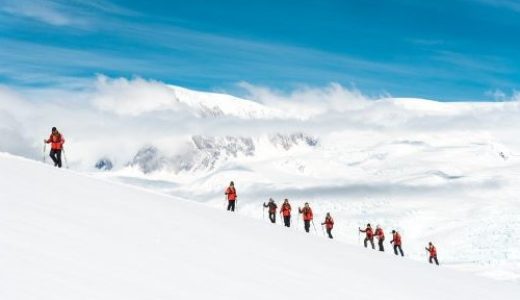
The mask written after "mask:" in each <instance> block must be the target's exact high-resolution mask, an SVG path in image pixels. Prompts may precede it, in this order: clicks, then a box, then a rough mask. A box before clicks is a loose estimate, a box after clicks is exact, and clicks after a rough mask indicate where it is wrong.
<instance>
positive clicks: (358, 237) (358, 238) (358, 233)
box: [357, 228, 361, 245]
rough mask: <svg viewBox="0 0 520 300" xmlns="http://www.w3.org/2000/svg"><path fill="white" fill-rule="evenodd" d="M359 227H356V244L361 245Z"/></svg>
mask: <svg viewBox="0 0 520 300" xmlns="http://www.w3.org/2000/svg"><path fill="white" fill-rule="evenodd" d="M360 230H361V228H358V231H357V243H358V245H361V231H360Z"/></svg>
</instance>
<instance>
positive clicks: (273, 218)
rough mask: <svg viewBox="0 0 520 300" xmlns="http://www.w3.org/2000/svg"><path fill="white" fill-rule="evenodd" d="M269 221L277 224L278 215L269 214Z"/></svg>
mask: <svg viewBox="0 0 520 300" xmlns="http://www.w3.org/2000/svg"><path fill="white" fill-rule="evenodd" d="M269 220H271V223H276V213H274V212H269Z"/></svg>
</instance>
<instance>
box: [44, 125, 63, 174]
mask: <svg viewBox="0 0 520 300" xmlns="http://www.w3.org/2000/svg"><path fill="white" fill-rule="evenodd" d="M43 142H44V143H46V144H49V143H50V144H51V152H50V153H49V156H50V157H51V159H52V161H53V162H54V166H55V167H58V168H61V151H62V150H63V144H64V143H65V139H64V138H63V135H62V134H61V133H60V132H59V131H58V129H56V127H52V131H51V135H50V136H49V139H47V140H43Z"/></svg>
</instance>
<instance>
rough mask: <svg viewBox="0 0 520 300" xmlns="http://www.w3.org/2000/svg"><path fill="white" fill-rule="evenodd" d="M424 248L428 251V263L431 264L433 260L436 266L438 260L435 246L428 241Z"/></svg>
mask: <svg viewBox="0 0 520 300" xmlns="http://www.w3.org/2000/svg"><path fill="white" fill-rule="evenodd" d="M424 249H426V251H428V252H429V253H430V264H433V261H435V264H437V266H438V265H439V261H438V260H437V249H436V248H435V246H434V245H433V243H432V242H429V243H428V247H426V248H424Z"/></svg>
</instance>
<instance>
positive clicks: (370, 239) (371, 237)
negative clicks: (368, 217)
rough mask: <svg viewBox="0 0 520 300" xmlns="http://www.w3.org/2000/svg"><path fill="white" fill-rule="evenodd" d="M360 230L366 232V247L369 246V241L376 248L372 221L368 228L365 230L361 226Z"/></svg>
mask: <svg viewBox="0 0 520 300" xmlns="http://www.w3.org/2000/svg"><path fill="white" fill-rule="evenodd" d="M359 232H364V233H365V234H366V236H365V241H364V242H363V243H364V244H365V248H366V247H367V244H368V242H370V244H371V245H372V249H375V248H376V246H375V245H374V232H373V231H372V226H370V223H369V224H367V228H365V229H364V230H363V229H361V228H359Z"/></svg>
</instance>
